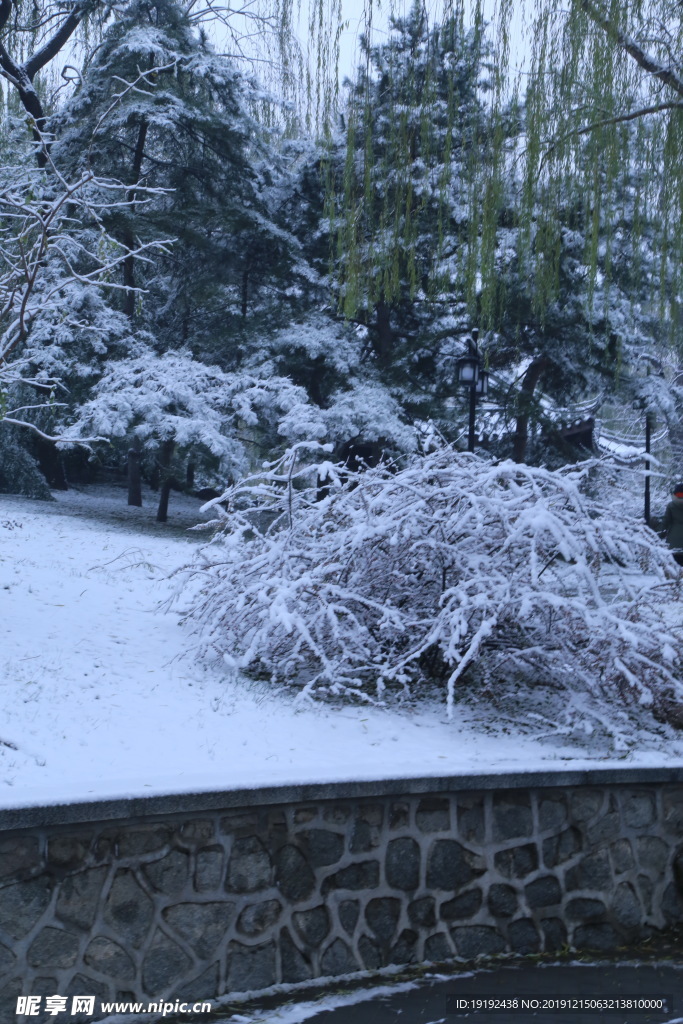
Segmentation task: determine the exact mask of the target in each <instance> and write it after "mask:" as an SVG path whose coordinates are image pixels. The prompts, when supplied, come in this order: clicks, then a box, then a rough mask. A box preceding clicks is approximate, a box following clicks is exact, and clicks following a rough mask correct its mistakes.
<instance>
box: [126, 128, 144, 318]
mask: <svg viewBox="0 0 683 1024" xmlns="http://www.w3.org/2000/svg"><path fill="white" fill-rule="evenodd" d="M146 138H147V122H146V121H142V122H141V124H140V127H139V129H138V138H137V142H136V144H135V153H134V155H133V168H132V175H131V176H132V179H133V183H134V185H137V183H138V181H139V179H140V170H141V168H142V159H143V156H144V153H145V140H146ZM128 200H129V202H131V203H135V188H132V189H131V190H130V191H129V192H128ZM133 210H134V207H133ZM123 241H124V244H125V245H126V247H127V248H128V249H134V248H135V238H134V237H133V233H132V231H130V229H126V231H125V233H124V240H123ZM123 283H124V285H125V287H126V292H125V296H126V298H125V300H124V304H123V311H124V313H125V314H126V316H127V317H129V318H130V319H132V317H133V315H134V314H135V301H136V298H137V295H136V293H135V258H134V257H133V256H126V258H125V260H124V261H123Z"/></svg>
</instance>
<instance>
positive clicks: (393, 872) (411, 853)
mask: <svg viewBox="0 0 683 1024" xmlns="http://www.w3.org/2000/svg"><path fill="white" fill-rule="evenodd" d="M384 867H385V877H386V880H387V885H389V886H390V887H391V888H392V889H402V890H403V891H404V892H412V891H413V890H414V889H417V887H418V885H419V884H420V846H419V844H418V843H417V842H416V841H415V840H414V839H410V838H409V837H408V836H405V837H403V838H401V839H392V840H391V841H390V842H389V844H388V846H387V854H386V861H385V866H384Z"/></svg>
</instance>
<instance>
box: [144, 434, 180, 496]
mask: <svg viewBox="0 0 683 1024" xmlns="http://www.w3.org/2000/svg"><path fill="white" fill-rule="evenodd" d="M174 448H175V441H163V442H162V444H161V447H160V448H159V454H158V455H157V457H156V459H155V460H154V468H153V469H152V477H151V479H150V487H151V488H152V490H153V491H158V490H159V487H160V486H161V478H162V476H166V475H168V468H169V466H170V465H171V459H172V458H173V450H174Z"/></svg>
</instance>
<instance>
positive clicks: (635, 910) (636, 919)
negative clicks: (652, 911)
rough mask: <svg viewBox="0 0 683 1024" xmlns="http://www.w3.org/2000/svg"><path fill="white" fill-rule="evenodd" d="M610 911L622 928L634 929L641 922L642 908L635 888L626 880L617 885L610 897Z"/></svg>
mask: <svg viewBox="0 0 683 1024" xmlns="http://www.w3.org/2000/svg"><path fill="white" fill-rule="evenodd" d="M612 913H613V914H614V916H615V917H616V919H617V921H618V922H619V924H621V925H623V926H624V928H631V929H636V928H639V927H640V925H641V924H643V910H642V907H641V905H640V900H639V899H638V897H637V896H636V894H635V890H634V888H633V886H632V885H629V883H628V882H621V884H620V885H618V886H617V888H616V890H615V893H614V897H613V899H612Z"/></svg>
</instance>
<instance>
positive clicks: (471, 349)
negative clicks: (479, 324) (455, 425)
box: [457, 327, 489, 452]
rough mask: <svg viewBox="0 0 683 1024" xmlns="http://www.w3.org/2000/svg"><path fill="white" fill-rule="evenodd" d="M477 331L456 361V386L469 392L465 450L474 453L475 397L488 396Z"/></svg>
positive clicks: (485, 372) (487, 383) (486, 374)
mask: <svg viewBox="0 0 683 1024" xmlns="http://www.w3.org/2000/svg"><path fill="white" fill-rule="evenodd" d="M478 338H479V331H478V330H477V328H476V327H475V328H474V329H473V331H472V337H471V338H468V339H467V354H466V355H464V356H462V357H461V358H460V359H458V362H457V368H458V384H461V385H462V386H463V387H466V388H469V390H470V416H469V429H468V433H467V450H468V452H473V451H474V426H475V419H476V410H477V395H481V396H482V397H483V396H484V395H486V394H488V390H489V375H488V372H487V371H486V370H485V369H484V368H483V366H482V365H481V357H480V355H479V349H478V348H477V340H478Z"/></svg>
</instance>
